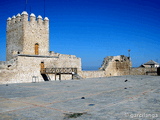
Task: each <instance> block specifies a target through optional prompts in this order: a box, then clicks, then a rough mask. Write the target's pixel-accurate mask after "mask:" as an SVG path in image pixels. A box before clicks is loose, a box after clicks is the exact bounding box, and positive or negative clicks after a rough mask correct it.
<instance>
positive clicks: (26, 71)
mask: <svg viewBox="0 0 160 120" xmlns="http://www.w3.org/2000/svg"><path fill="white" fill-rule="evenodd" d="M41 62H44V65H45V67H46V68H55V67H57V68H62V67H72V68H78V71H80V70H81V59H80V58H75V57H74V58H70V57H68V58H67V57H62V56H61V57H58V58H53V57H49V56H45V57H40V56H20V55H19V56H17V67H16V68H15V69H14V72H13V70H7V69H5V70H4V69H3V70H1V71H0V75H1V77H2V76H3V79H4V78H5V80H3V81H2V79H1V82H0V83H1V84H2V83H4V84H5V83H6V82H5V81H7V79H9V81H10V83H25V82H32V77H33V76H37V77H38V78H39V81H44V79H43V78H42V76H41V74H40V69H41V67H40V64H41ZM13 73H14V74H13ZM8 76H10V77H8ZM49 76H50V78H51V80H55V75H54V74H49ZM7 77H8V78H7ZM56 77H57V80H58V79H59V76H58V75H57V76H56ZM61 79H62V80H68V79H72V75H62V76H61Z"/></svg>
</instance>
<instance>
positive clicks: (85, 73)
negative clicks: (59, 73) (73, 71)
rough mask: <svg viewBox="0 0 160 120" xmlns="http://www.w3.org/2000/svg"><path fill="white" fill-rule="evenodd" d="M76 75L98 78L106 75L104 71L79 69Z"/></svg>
mask: <svg viewBox="0 0 160 120" xmlns="http://www.w3.org/2000/svg"><path fill="white" fill-rule="evenodd" d="M78 75H80V76H81V77H82V78H98V77H106V74H105V71H101V70H98V71H79V72H78Z"/></svg>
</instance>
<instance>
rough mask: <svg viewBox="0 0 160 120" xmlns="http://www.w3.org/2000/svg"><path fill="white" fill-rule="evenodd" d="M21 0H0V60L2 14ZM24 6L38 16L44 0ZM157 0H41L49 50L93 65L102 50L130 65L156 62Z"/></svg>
mask: <svg viewBox="0 0 160 120" xmlns="http://www.w3.org/2000/svg"><path fill="white" fill-rule="evenodd" d="M25 1H26V0H4V1H1V2H0V15H1V17H0V22H1V24H0V28H1V29H0V44H1V47H0V51H1V53H0V60H1V61H4V60H5V58H6V19H7V18H8V17H12V16H13V15H17V14H18V13H22V11H24V10H25ZM27 3H28V4H27V12H28V13H29V14H30V13H31V12H32V13H34V14H35V15H36V16H38V15H42V17H44V0H27ZM159 6H160V0H45V16H47V17H48V18H49V19H50V51H55V52H57V53H61V54H71V55H76V56H77V57H80V58H82V67H83V68H84V69H88V68H91V69H98V68H99V67H100V66H101V64H102V61H103V59H104V58H105V57H106V56H116V55H126V56H128V49H130V50H131V52H130V54H131V59H132V66H133V67H138V66H140V65H141V64H143V63H145V62H147V61H149V60H154V61H156V62H159V63H160V53H159V48H160V7H159Z"/></svg>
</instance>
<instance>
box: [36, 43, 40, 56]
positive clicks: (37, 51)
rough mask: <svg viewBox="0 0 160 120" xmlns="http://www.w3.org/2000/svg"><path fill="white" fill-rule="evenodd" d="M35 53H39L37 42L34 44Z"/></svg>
mask: <svg viewBox="0 0 160 120" xmlns="http://www.w3.org/2000/svg"><path fill="white" fill-rule="evenodd" d="M35 55H39V44H38V43H36V44H35Z"/></svg>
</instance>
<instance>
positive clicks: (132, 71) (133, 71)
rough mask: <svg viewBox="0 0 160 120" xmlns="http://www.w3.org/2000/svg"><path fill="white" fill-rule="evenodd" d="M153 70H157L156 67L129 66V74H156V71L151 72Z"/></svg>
mask: <svg viewBox="0 0 160 120" xmlns="http://www.w3.org/2000/svg"><path fill="white" fill-rule="evenodd" d="M154 71H157V68H143V67H138V68H131V69H130V75H157V73H152V72H154ZM147 72H149V73H147Z"/></svg>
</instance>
